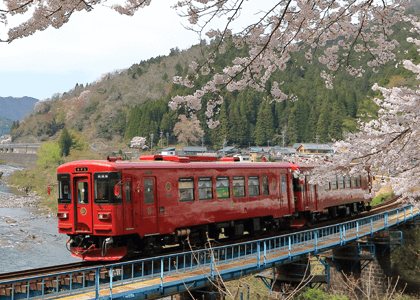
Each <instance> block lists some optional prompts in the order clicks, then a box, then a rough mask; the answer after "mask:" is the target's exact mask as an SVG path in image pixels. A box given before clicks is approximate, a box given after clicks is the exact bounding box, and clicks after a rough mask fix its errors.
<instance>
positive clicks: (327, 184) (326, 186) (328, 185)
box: [324, 181, 330, 191]
mask: <svg viewBox="0 0 420 300" xmlns="http://www.w3.org/2000/svg"><path fill="white" fill-rule="evenodd" d="M329 190H330V182H329V181H325V183H324V191H329Z"/></svg>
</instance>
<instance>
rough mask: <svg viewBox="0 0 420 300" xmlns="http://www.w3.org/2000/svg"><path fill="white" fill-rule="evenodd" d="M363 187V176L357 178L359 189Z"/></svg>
mask: <svg viewBox="0 0 420 300" xmlns="http://www.w3.org/2000/svg"><path fill="white" fill-rule="evenodd" d="M361 186H362V175H359V176H357V187H361Z"/></svg>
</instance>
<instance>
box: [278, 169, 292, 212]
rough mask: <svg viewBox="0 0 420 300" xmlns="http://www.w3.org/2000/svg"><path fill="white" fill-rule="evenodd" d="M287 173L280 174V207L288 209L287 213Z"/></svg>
mask: <svg viewBox="0 0 420 300" xmlns="http://www.w3.org/2000/svg"><path fill="white" fill-rule="evenodd" d="M287 187H288V184H287V175H286V174H281V175H280V188H281V194H280V199H281V201H280V207H281V209H282V210H283V211H285V210H286V214H289V208H290V206H289V197H288V195H287Z"/></svg>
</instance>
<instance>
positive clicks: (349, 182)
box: [346, 176, 351, 189]
mask: <svg viewBox="0 0 420 300" xmlns="http://www.w3.org/2000/svg"><path fill="white" fill-rule="evenodd" d="M346 188H347V189H349V188H351V178H350V176H346Z"/></svg>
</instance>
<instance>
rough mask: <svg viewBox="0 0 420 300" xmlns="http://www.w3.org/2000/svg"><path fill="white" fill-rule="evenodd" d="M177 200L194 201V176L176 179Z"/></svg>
mask: <svg viewBox="0 0 420 300" xmlns="http://www.w3.org/2000/svg"><path fill="white" fill-rule="evenodd" d="M178 191H179V201H180V202H186V201H194V178H179V179H178Z"/></svg>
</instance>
